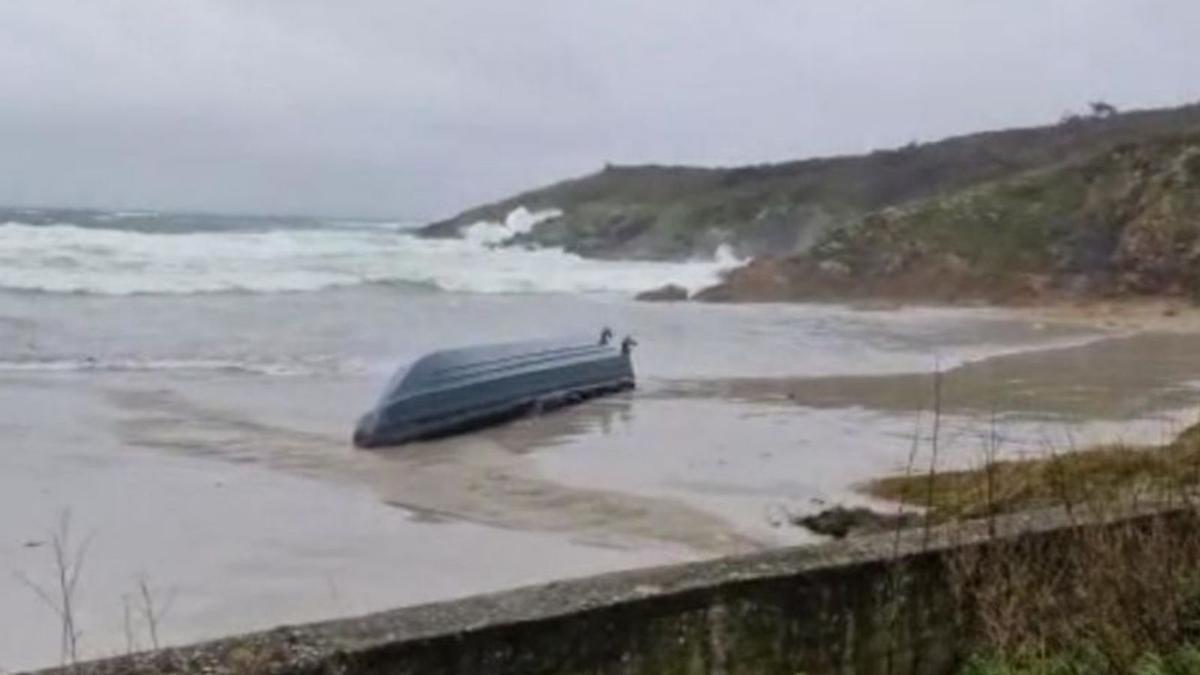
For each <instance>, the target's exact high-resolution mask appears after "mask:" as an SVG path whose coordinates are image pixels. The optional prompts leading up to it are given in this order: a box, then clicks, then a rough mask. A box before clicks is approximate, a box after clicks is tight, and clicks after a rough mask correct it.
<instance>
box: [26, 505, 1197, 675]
mask: <svg viewBox="0 0 1200 675" xmlns="http://www.w3.org/2000/svg"><path fill="white" fill-rule="evenodd" d="M1178 513H1179V512H1177V511H1164V510H1162V509H1154V508H1151V507H1145V508H1143V509H1141V510H1139V511H1137V512H1133V513H1127V514H1126V515H1125V516H1123V517H1122V518H1121V520H1122V522H1125V523H1128V522H1130V521H1134V522H1135V523H1136V522H1137V521H1140V520H1146V521H1149V520H1150V519H1153V518H1162V517H1168V518H1171V517H1176V515H1177V514H1178ZM1107 525H1108V521H1099V520H1096V521H1092V522H1090V523H1088V524H1080V523H1079V521H1078V520H1077V519H1076V518H1073V517H1071V516H1070V515H1069V514H1066V513H1062V512H1058V511H1048V512H1038V513H1034V514H1025V515H1020V516H1007V517H1004V518H999V519H996V520H994V521H992V522H988V523H985V522H979V523H972V524H967V525H962V524H959V525H955V526H953V527H948V528H935V529H932V530H928V531H926V530H922V529H915V530H908V531H905V532H902V533H887V534H882V535H876V536H872V537H863V538H858V539H855V538H851V539H846V540H842V541H838V542H834V543H830V544H826V545H821V546H812V547H803V548H793V549H785V550H779V551H773V552H768V553H762V554H755V555H750V556H740V557H732V558H724V559H719V560H713V561H709V562H702V563H693V564H687V565H678V566H670V567H661V568H654V569H647V570H638V571H634V572H626V573H619V574H609V575H603V576H597V577H591V578H585V579H579V580H572V581H563V582H559V583H553V584H547V585H543V586H535V587H529V588H523V589H518V590H514V591H509V592H504V593H498V594H492V595H483V596H476V597H472V598H467V599H464V600H460V601H454V602H445V603H437V604H430V605H423V606H418V607H410V608H404V609H399V610H394V611H388V612H382V613H378V614H372V615H368V616H364V617H360V618H354V619H344V620H336V621H328V622H322V623H315V624H308V625H304V626H299V627H287V628H279V629H275V630H273V631H267V632H263V633H256V634H252V635H246V636H240V637H233V638H229V639H225V640H219V641H215V642H210V643H205V644H200V645H195V646H191V647H183V648H179V649H169V650H163V651H160V652H156V653H147V654H139V655H132V656H128V657H120V658H116V659H109V660H105V661H96V662H92V663H88V664H83V665H81V666H79V667H77V668H76V669H71V670H63V671H59V672H61V673H66V672H73V673H87V674H91V675H107V674H109V673H185V672H207V673H259V672H262V673H287V674H293V673H294V674H297V675H299V674H307V673H346V674H354V675H357V674H360V673H361V674H371V675H374V674H380V675H382V674H385V673H386V674H396V675H409V674H414V675H415V674H418V673H421V674H424V673H430V674H437V675H441V674H446V675H450V674H454V675H477V674H478V675H483V674H488V675H493V674H496V675H499V674H518V673H521V674H525V673H547V674H549V673H572V674H573V673H580V674H582V673H589V674H608V673H613V674H621V675H625V674H630V675H632V674H642V673H645V674H651V673H653V674H659V673H679V674H685V673H686V674H698V673H720V674H740V673H747V674H749V673H754V674H758V673H789V674H790V673H797V672H805V673H855V674H874V673H889V674H901V675H902V674H905V673H922V674H924V673H942V672H947V671H948V670H950V669H951V668H953V666H954V665H955V664H956V663H957V662H958V659H959V658H961V656H962V654H961V653H959V651H961V650H962V649H963V648H964V641H963V640H962V639H961V638H962V637H963V636H962V634H961V633H960V631H961V630H962V629H961V628H960V627H959V626H958V625H957V621H956V612H955V607H954V606H953V600H952V594H951V593H949V592H948V589H947V587H946V581H945V578H946V575H945V573H944V564H945V558H946V554H947V552H950V551H953V550H956V549H960V548H962V547H966V546H993V545H1005V543H1006V542H1014V541H1018V540H1020V541H1028V540H1029V539H1030V538H1038V539H1047V540H1049V539H1052V538H1053V537H1055V536H1061V535H1062V534H1063V533H1064V532H1067V531H1070V530H1074V529H1077V528H1079V527H1105V526H1107ZM989 531H990V532H991V533H994V536H992V535H990V534H989ZM997 542H998V543H997ZM45 672H47V673H51V672H54V671H45Z"/></svg>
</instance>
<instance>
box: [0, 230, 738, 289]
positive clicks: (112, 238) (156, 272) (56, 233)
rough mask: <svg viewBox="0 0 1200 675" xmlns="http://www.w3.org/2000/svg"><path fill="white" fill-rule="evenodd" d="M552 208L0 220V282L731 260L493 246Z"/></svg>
mask: <svg viewBox="0 0 1200 675" xmlns="http://www.w3.org/2000/svg"><path fill="white" fill-rule="evenodd" d="M552 215H554V214H553V213H550V212H542V213H530V212H528V211H525V210H524V209H518V210H516V211H514V212H513V214H510V216H509V218H507V219H506V220H505V222H503V223H479V224H477V225H475V226H473V227H472V228H470V229H469V230H468V232H467V236H466V237H464V238H462V239H436V240H435V239H424V238H421V237H417V236H414V235H413V234H411V233H408V232H405V231H403V230H402V229H400V228H387V229H383V228H379V227H371V228H361V227H345V226H338V225H337V224H333V225H331V226H330V227H328V228H322V229H310V228H306V229H279V230H272V231H236V230H234V231H220V232H211V231H200V232H173V233H165V232H147V231H138V230H131V229H119V228H116V229H105V228H97V227H87V228H84V227H78V226H75V225H71V224H55V225H29V224H25V223H17V222H10V223H6V224H2V225H0V289H10V290H21V291H41V292H50V293H86V294H98V295H132V294H190V293H219V292H231V291H242V292H254V293H276V292H303V291H316V290H321V289H327V288H335V287H346V286H358V285H364V284H396V285H409V284H411V285H419V286H425V287H431V288H436V289H441V290H444V291H456V292H471V293H544V292H552V293H604V292H609V293H625V294H629V293H635V292H638V291H642V290H645V289H647V288H652V287H656V286H661V285H663V284H667V283H674V284H678V285H681V286H684V287H687V288H689V289H693V290H694V289H698V288H701V287H704V286H707V285H710V284H712V283H714V282H716V281H717V279H718V276H719V274H720V272H721V271H722V270H724V269H727V268H729V267H732V266H733V265H735V264H737V260H736V259H735V258H734V256H732V255H731V254H729V253H728V252H721V253H720V254H719V255H718V256H717V257H716V258H715V259H713V260H705V261H695V262H677V263H670V262H640V261H600V260H588V259H584V258H581V257H579V256H576V255H572V254H569V253H565V252H563V251H561V250H558V249H523V248H517V247H500V246H497V245H496V244H497V243H499V242H501V241H503V240H504V239H506V238H508V237H510V236H512V235H513V234H517V233H519V232H523V231H528V229H529V228H531V227H533V225H534V224H536V223H537V222H538V221H539V220H540V219H544V218H547V217H551V216H552Z"/></svg>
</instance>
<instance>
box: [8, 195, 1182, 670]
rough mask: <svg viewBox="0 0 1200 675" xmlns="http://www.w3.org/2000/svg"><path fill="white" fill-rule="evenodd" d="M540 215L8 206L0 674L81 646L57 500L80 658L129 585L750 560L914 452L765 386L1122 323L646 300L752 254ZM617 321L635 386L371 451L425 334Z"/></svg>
mask: <svg viewBox="0 0 1200 675" xmlns="http://www.w3.org/2000/svg"><path fill="white" fill-rule="evenodd" d="M546 215H547V214H545V213H530V212H528V211H525V210H517V211H514V212H513V213H512V214H510V215H509V217H508V218H507V219H506V220H505V221H504V222H498V223H479V224H477V225H475V226H472V227H471V228H469V229H468V230H467V232H466V234H465V236H464V237H463V238H461V239H453V240H427V239H422V238H419V237H417V236H415V235H414V234H413V232H412V231H411V226H408V225H405V224H403V223H379V222H346V221H319V220H314V219H289V218H248V219H238V218H236V217H228V216H222V217H215V216H213V217H209V216H196V215H172V214H161V213H124V214H121V213H94V212H93V213H87V214H81V213H77V212H59V211H56V212H18V211H13V210H8V211H4V212H3V217H4V218H5V219H8V220H7V222H0V439H2V440H3V443H4V445H5V447H4V452H3V453H0V599H3V602H0V669H7V670H12V669H16V668H20V667H27V666H33V665H46V664H50V663H55V662H56V661H57V660H58V658H59V654H58V632H57V623H56V621H57V620H56V618H55V617H54V616H53V614H52V612H50V611H49V610H48V609H47V608H46V607H45V606H44V605H43V603H42V602H41V600H40V599H39V598H38V597H37V594H36V593H34V592H32V591H31V588H30V583H29V582H32V583H33V584H48V583H51V581H52V572H53V569H52V566H51V565H50V563H49V551H48V548H47V542H48V541H49V539H50V534H49V531H50V530H52V529H53V528H54V527H55V524H56V523H58V522H59V521H60V519H61V517H62V516H63V514H67V513H69V514H70V517H71V520H72V523H73V530H74V532H76V536H77V541H78V540H82V539H85V538H86V539H88V540H89V541H90V542H91V543H90V544H89V548H88V550H87V556H86V568H85V572H84V574H83V576H82V577H81V584H80V589H79V598H78V599H77V601H78V605H79V607H80V611H81V612H82V616H81V625H82V626H83V628H84V631H85V636H84V639H83V643H84V647H85V653H86V654H89V655H101V654H106V653H113V652H115V651H121V650H123V649H124V648H125V630H124V627H123V619H122V613H123V606H124V603H125V602H126V601H127V600H126V598H127V597H128V595H129V594H130V593H131V592H133V591H134V590H135V589H136V587H137V583H138V580H139V579H149V580H150V583H151V585H152V586H153V587H154V588H155V589H156V590H157V591H158V592H160V593H161V594H162V596H163V597H164V598H166V597H170V598H171V612H170V614H169V616H168V617H166V618H165V619H164V621H163V622H162V626H161V631H162V635H163V637H164V639H165V640H166V641H169V642H181V641H189V640H195V639H200V638H206V637H213V636H217V635H221V634H225V633H229V632H233V631H236V630H243V629H251V628H262V627H266V626H270V625H273V624H276V623H281V622H298V621H306V620H316V619H321V618H329V617H331V616H334V615H345V614H354V613H359V612H366V611H373V610H379V609H384V608H387V607H391V606H396V605H402V604H408V603H415V602H426V601H431V600H437V599H444V598H449V597H455V596H460V595H464V594H468V593H473V592H481V591H490V590H496V589H500V588H506V587H512V586H516V585H520V584H526V583H534V582H538V581H546V580H549V579H554V578H560V577H567V576H576V575H581V574H590V573H596V572H601V571H607V570H616V569H623V568H628V567H634V566H639V565H648V564H657V563H663V562H672V561H679V560H690V559H695V558H699V557H705V556H712V555H720V554H726V553H734V552H738V551H746V550H755V549H760V548H763V547H769V546H778V545H782V544H788V543H796V542H802V541H808V540H811V537H809V536H807V535H806V534H804V533H803V532H801V531H797V530H796V529H795V528H790V527H786V526H783V527H781V525H780V521H779V518H778V517H777V514H778V513H779V512H780V509H803V508H811V504H812V503H813V500H825V501H829V500H836V499H842V498H853V496H852V491H851V488H852V486H853V484H854V483H855V482H857V481H861V480H863V479H865V478H869V477H871V476H872V475H878V474H880V473H886V472H890V471H893V470H895V468H896V467H897V466H898V465H899V464H901V463H902V462H903V461H904V458H905V457H906V455H907V452H908V449H909V447H910V446H911V440H910V437H911V433H912V429H913V418H912V415H909V414H900V413H898V412H897V411H896V410H895V409H894V408H889V409H883V408H881V407H873V405H872V404H871V403H870V400H869V397H863V400H861V401H856V400H854V399H853V398H850V399H847V400H845V401H843V402H841V403H838V404H837V405H825V406H820V407H817V406H802V405H797V404H795V403H793V402H791V401H789V400H788V399H787V398H786V397H783V396H778V395H775V394H774V393H773V392H774V390H773V389H772V388H771V386H769V384H762V383H769V382H772V381H782V380H785V379H786V380H788V381H798V382H801V383H802V382H803V380H804V379H805V378H816V377H822V378H827V379H828V378H838V377H854V378H864V377H866V378H870V377H882V376H884V375H892V376H895V375H897V374H904V373H910V374H921V373H929V372H930V371H932V370H933V369H935V368H941V369H953V368H954V367H955V366H957V365H960V364H963V363H975V362H986V361H987V360H988V359H991V358H994V357H996V356H998V355H1002V354H1020V353H1023V352H1028V351H1031V350H1044V349H1048V348H1058V349H1075V348H1082V347H1081V346H1084V345H1087V344H1089V343H1092V342H1095V341H1096V340H1100V339H1103V338H1105V337H1106V336H1105V335H1104V334H1102V333H1099V332H1097V331H1094V330H1086V329H1079V328H1072V327H1068V326H1056V325H1044V324H1041V323H1036V322H1031V321H1028V320H1025V319H1022V318H1020V317H1015V316H1013V315H1011V314H1009V313H1006V312H1002V311H998V310H986V309H937V308H908V309H905V310H903V311H859V310H855V309H851V308H847V307H840V306H826V305H745V306H717V305H702V304H690V303H683V304H653V303H637V302H634V301H633V300H632V296H633V294H635V293H636V292H638V291H641V290H644V289H647V288H652V287H655V286H659V285H662V284H665V283H678V284H681V285H684V286H687V287H689V288H692V289H696V288H700V287H703V286H705V285H708V284H711V283H713V282H714V281H716V280H717V279H718V277H719V274H720V272H721V270H723V269H726V268H728V267H730V266H731V265H733V264H736V262H737V261H736V260H734V259H733V258H732V257H731V256H728V255H724V254H722V255H720V256H718V257H717V258H716V259H713V260H696V261H691V262H681V263H650V262H618V261H596V260H584V259H581V258H579V257H577V256H573V255H570V254H568V253H565V252H562V251H558V250H546V249H541V250H526V249H516V248H505V247H499V246H497V244H498V242H500V241H502V240H503V239H505V238H507V236H511V234H513V233H516V232H521V231H524V230H527V229H528V228H529V227H531V226H532V225H533V224H534V223H536V222H537V220H538V219H539V218H543V217H546ZM604 326H611V327H612V328H613V329H614V330H615V331H616V332H617V333H618V334H619V335H620V334H632V335H634V336H636V337H637V339H638V341H639V344H640V346H639V347H638V349H637V351H636V353H635V367H636V370H637V372H638V376H639V387H638V390H637V391H636V392H632V393H630V394H626V395H621V396H615V397H611V398H606V399H601V400H597V401H594V402H589V403H587V404H585V405H582V406H578V407H575V408H572V409H568V410H565V411H561V412H557V413H553V414H548V415H545V416H543V417H537V418H530V419H526V420H521V421H518V422H515V423H513V424H509V425H505V426H503V427H498V428H495V429H490V430H487V431H484V432H481V433H477V434H472V435H469V436H463V437H457V438H450V439H445V440H442V441H437V442H430V443H420V444H414V445H411V446H405V447H403V448H396V449H389V450H384V451H379V452H364V451H359V450H355V449H354V448H353V447H351V445H350V442H349V437H350V432H351V428H352V425H353V423H354V420H355V419H356V418H357V416H358V415H359V414H361V413H362V412H363V411H365V410H366V409H367V408H368V407H369V406H370V405H371V404H372V403H373V401H374V398H375V397H376V396H377V395H378V394H379V392H380V390H381V388H382V387H383V384H384V382H385V381H386V380H387V378H388V377H389V376H390V375H391V374H392V373H393V372H394V370H395V369H396V368H398V367H400V366H402V365H404V364H405V363H406V362H408V361H410V360H412V359H414V358H417V357H418V356H420V355H421V354H423V353H426V352H428V351H430V350H433V349H438V348H445V347H454V346H463V345H470V344H477V343H481V342H491V341H502V340H515V339H528V338H537V337H545V336H548V335H550V336H552V335H557V334H561V333H573V334H579V333H592V332H594V333H596V334H597V335H598V334H599V331H600V329H601V328H602V327H604ZM1198 372H1200V370H1198ZM1185 375H1186V373H1181V375H1180V377H1184V376H1185ZM1192 375H1193V377H1192V379H1195V378H1196V377H1200V375H1197V374H1196V373H1193V374H1192ZM723 383H735V384H736V386H734V385H730V386H725V385H724V384H723ZM747 383H749V384H747ZM826 386H828V384H826ZM855 386H857V387H860V388H861V387H862V386H864V385H863V383H862V380H861V379H859V380H856V385H855ZM889 386H891V387H893V388H894V387H896V386H897V385H895V384H894V382H893V384H891V385H889ZM921 386H923V385H920V384H914V392H913V397H914V399H915V400H916V399H921V397H922V396H924V395H925V394H924V393H923V392H922V391H918V389H919V388H920V387H921ZM748 387H749V389H748ZM756 387H759V388H760V389H761V394H762V395H757V394H755V393H754V392H756V391H758V389H755V388H756ZM747 391H750V394H747ZM1138 395H1141V394H1138ZM893 398H894V397H893ZM1001 412H1003V411H1001ZM964 428H965V427H964ZM964 438H965V436H964ZM772 514H775V515H772ZM134 629H135V630H134V632H135V634H136V636H137V640H138V641H139V642H138V644H139V645H140V646H146V642H145V641H146V636H145V627H144V626H134Z"/></svg>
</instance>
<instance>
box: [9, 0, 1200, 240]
mask: <svg viewBox="0 0 1200 675" xmlns="http://www.w3.org/2000/svg"><path fill="white" fill-rule="evenodd" d="M1198 26H1200V2H1196V0H1171V1H1168V0H1157V1H1155V0H1139V1H1136V2H1135V1H1134V0H1128V1H1123V0H1004V1H997V0H909V1H901V0H876V1H874V2H854V1H850V0H829V1H826V2H817V1H815V0H813V1H805V0H729V1H728V2H716V1H704V0H586V1H584V0H579V1H574V0H429V1H428V2H426V1H422V0H354V1H340V0H327V1H324V2H317V1H313V0H171V1H166V0H0V96H2V98H0V202H6V203H23V204H44V205H82V206H102V207H104V206H108V207H155V208H184V209H202V210H223V211H231V210H232V211H262V212H308V213H326V214H346V215H373V216H381V217H397V218H415V219H420V218H426V217H432V216H439V215H448V214H450V213H452V212H456V211H458V210H461V209H462V208H464V207H466V206H469V205H471V204H473V203H475V202H478V201H481V200H486V199H492V198H497V197H501V196H505V195H507V194H508V193H510V192H512V191H515V190H518V189H523V188H527V187H532V186H535V185H538V184H541V183H544V182H548V181H552V180H557V179H560V178H563V177H567V176H571V175H577V174H581V173H586V172H590V171H592V170H594V169H596V168H598V167H599V166H601V165H602V164H603V163H604V162H606V161H607V162H614V163H641V162H656V163H698V164H732V163H748V162H762V161H771V160H782V159H790V158H797V157H803V156H811V155H820V154H831V153H845V152H860V151H865V150H870V149H872V148H877V147H885V146H893V145H900V144H903V143H906V142H908V141H910V140H914V139H915V140H933V139H935V138H939V137H941V136H945V135H949V134H955V133H961V132H966V131H973V130H981V129H987V128H994V127H1003V126H1016V125H1025V124H1034V123H1042V122H1049V121H1054V120H1056V119H1057V118H1058V117H1059V116H1060V115H1061V114H1062V113H1063V111H1064V110H1067V109H1070V108H1073V109H1076V110H1079V109H1082V108H1083V107H1085V105H1086V103H1087V102H1088V101H1090V100H1093V99H1097V98H1102V99H1105V100H1108V101H1111V102H1112V103H1114V104H1116V105H1118V106H1119V107H1122V108H1133V107H1147V106H1159V105H1174V104H1179V103H1183V102H1187V101H1192V100H1197V99H1200V47H1198V46H1197V42H1196V40H1197V38H1196V30H1197V27H1198Z"/></svg>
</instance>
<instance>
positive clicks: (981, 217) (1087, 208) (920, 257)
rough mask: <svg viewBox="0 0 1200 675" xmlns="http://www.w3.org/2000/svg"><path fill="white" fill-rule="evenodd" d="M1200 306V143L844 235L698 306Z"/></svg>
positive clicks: (724, 287) (1114, 156) (970, 196)
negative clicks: (878, 301)
mask: <svg viewBox="0 0 1200 675" xmlns="http://www.w3.org/2000/svg"><path fill="white" fill-rule="evenodd" d="M1136 295H1156V296H1173V297H1190V298H1200V134H1197V133H1193V134H1185V135H1179V136H1170V137H1161V138H1156V139H1153V140H1147V141H1142V142H1138V143H1128V144H1124V145H1122V146H1119V147H1116V148H1113V149H1109V150H1106V151H1103V152H1100V153H1098V154H1096V155H1094V156H1092V157H1090V158H1087V159H1085V160H1082V161H1075V162H1071V163H1067V164H1064V165H1060V166H1056V167H1053V168H1047V169H1039V170H1035V171H1029V172H1025V173H1022V174H1019V175H1016V176H1013V177H1010V178H1007V179H1004V180H1000V181H994V182H990V183H986V184H982V185H978V186H974V187H971V188H968V189H966V190H961V191H958V192H954V193H950V194H946V195H940V196H936V197H932V198H928V199H925V200H921V201H918V202H914V203H911V204H907V205H904V206H902V207H894V208H886V209H882V210H880V211H877V212H875V213H872V214H870V215H868V216H866V217H865V218H862V219H861V220H859V221H858V222H856V223H853V224H851V225H847V226H844V227H841V228H838V229H836V230H834V231H832V232H830V233H828V234H827V235H825V236H824V237H822V238H821V239H820V240H819V241H818V242H817V243H816V244H814V245H813V246H812V248H810V249H809V250H808V251H806V252H803V253H800V254H796V255H792V256H785V257H779V258H760V259H758V260H755V261H753V262H751V263H750V264H748V265H746V266H744V267H742V268H740V269H737V270H734V271H732V272H730V273H729V274H728V275H727V276H726V278H725V280H724V282H723V283H721V284H720V285H718V286H716V287H714V288H709V289H706V290H704V291H701V292H700V293H699V294H697V297H698V298H699V299H702V300H711V301H748V300H754V301H768V300H849V299H860V298H890V299H900V300H906V299H912V300H922V301H940V302H963V301H986V302H1001V303H1019V302H1027V301H1037V300H1041V299H1046V298H1048V297H1051V296H1062V297H1097V296H1136Z"/></svg>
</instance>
